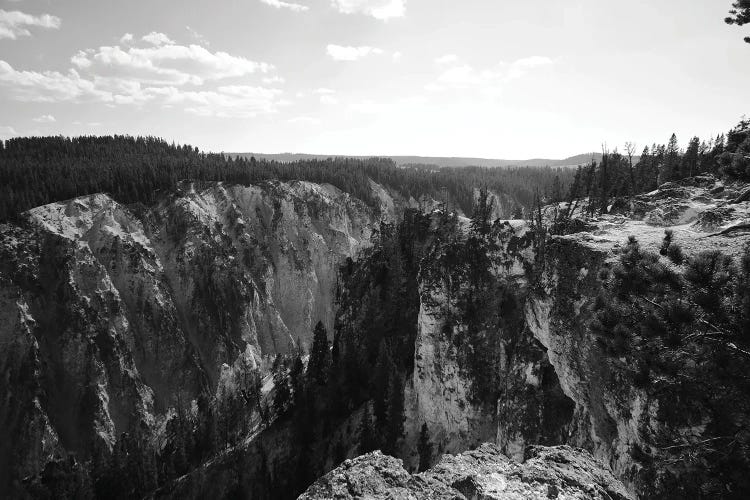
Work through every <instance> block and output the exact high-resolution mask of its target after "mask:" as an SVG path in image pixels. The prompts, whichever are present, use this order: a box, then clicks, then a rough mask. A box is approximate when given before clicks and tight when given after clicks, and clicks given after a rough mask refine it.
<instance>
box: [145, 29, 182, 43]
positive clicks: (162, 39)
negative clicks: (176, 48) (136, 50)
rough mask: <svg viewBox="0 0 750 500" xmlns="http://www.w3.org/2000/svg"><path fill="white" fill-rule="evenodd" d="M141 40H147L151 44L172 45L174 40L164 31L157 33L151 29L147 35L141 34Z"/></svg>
mask: <svg viewBox="0 0 750 500" xmlns="http://www.w3.org/2000/svg"><path fill="white" fill-rule="evenodd" d="M141 40H143V41H144V42H148V43H150V44H151V45H157V46H158V45H174V42H173V41H172V40H171V39H170V38H169V37H168V36H167V35H165V34H164V33H157V32H156V31H152V32H151V33H149V34H148V35H143V36H142V37H141Z"/></svg>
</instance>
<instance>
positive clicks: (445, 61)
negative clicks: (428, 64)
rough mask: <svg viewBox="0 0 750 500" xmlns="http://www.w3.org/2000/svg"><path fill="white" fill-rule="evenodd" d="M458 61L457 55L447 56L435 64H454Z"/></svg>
mask: <svg viewBox="0 0 750 500" xmlns="http://www.w3.org/2000/svg"><path fill="white" fill-rule="evenodd" d="M457 61H458V56H457V55H456V54H445V55H444V56H440V57H438V58H437V59H435V62H436V63H438V64H453V63H454V62H457Z"/></svg>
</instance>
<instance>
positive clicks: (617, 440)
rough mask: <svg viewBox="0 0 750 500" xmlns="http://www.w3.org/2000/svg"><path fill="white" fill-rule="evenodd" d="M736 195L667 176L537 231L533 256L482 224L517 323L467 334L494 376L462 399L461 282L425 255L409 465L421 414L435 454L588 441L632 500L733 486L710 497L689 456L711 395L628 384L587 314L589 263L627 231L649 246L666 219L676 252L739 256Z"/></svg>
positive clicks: (522, 233) (522, 242) (616, 245)
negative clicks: (651, 188) (567, 226)
mask: <svg viewBox="0 0 750 500" xmlns="http://www.w3.org/2000/svg"><path fill="white" fill-rule="evenodd" d="M740 191H741V186H723V185H722V184H721V183H720V182H718V181H716V180H715V179H712V178H697V179H689V180H686V181H684V182H683V183H682V184H680V185H665V186H662V189H659V190H657V191H655V192H653V193H647V194H644V195H640V196H638V197H636V198H635V199H634V200H633V202H632V203H631V204H630V208H628V209H626V210H625V212H624V213H617V214H615V213H613V214H605V215H599V216H597V217H594V218H593V219H590V220H588V221H587V223H586V224H581V225H580V228H579V229H580V230H578V231H577V232H575V233H574V234H568V235H565V236H554V237H550V238H547V240H546V241H545V247H544V250H543V252H541V251H540V248H539V245H538V242H537V241H535V240H534V238H533V236H532V235H531V234H528V233H527V231H530V228H525V226H511V227H512V230H511V229H505V230H500V231H496V232H495V233H493V234H494V236H493V240H492V242H493V244H495V245H496V249H495V250H493V252H492V254H493V255H494V257H495V258H496V259H497V260H499V261H500V262H501V263H503V264H504V265H495V266H494V268H493V270H492V275H493V279H494V283H495V284H494V285H492V286H495V287H499V289H501V290H502V289H507V288H510V289H512V290H513V291H514V293H515V294H516V295H517V296H518V297H519V302H521V303H522V304H523V305H522V309H523V313H522V315H523V320H522V325H518V326H517V327H512V325H508V324H507V323H505V324H503V323H502V322H498V324H497V326H491V325H490V324H489V323H491V322H488V321H485V322H484V323H481V324H480V331H479V334H478V335H477V336H475V338H479V339H483V338H491V339H494V340H493V342H494V344H492V350H493V354H492V355H491V360H492V363H495V369H496V371H497V372H498V373H499V374H500V378H499V380H500V381H501V382H500V389H499V390H498V394H497V399H496V400H493V401H489V402H488V401H477V400H476V398H473V397H472V387H473V386H475V384H476V383H477V381H476V380H475V378H474V377H472V373H471V369H470V368H471V367H470V366H469V365H468V363H467V361H466V354H465V353H463V352H462V348H463V347H462V346H463V345H464V343H465V341H466V340H465V339H466V337H465V335H466V332H467V330H468V328H469V325H468V323H467V321H466V319H465V316H463V315H462V311H461V307H464V308H465V304H466V300H465V297H461V295H460V293H461V290H468V289H470V283H469V280H468V278H467V277H466V275H465V274H463V275H462V274H461V273H460V272H454V273H453V274H451V273H449V272H447V271H446V269H444V268H440V267H438V266H436V265H435V262H434V261H431V262H423V263H422V269H421V273H420V290H421V292H422V293H421V299H422V302H421V307H420V312H419V317H418V322H419V323H418V324H419V333H418V336H417V340H416V349H415V368H414V373H413V378H412V380H411V381H410V383H409V384H408V385H407V391H406V399H407V405H411V406H407V408H408V412H407V423H406V428H407V440H406V444H405V446H404V448H403V456H404V460H405V461H406V463H407V464H409V465H410V466H414V465H415V464H416V463H417V455H416V452H415V451H414V450H415V449H416V446H415V445H416V442H417V439H418V435H419V430H420V427H421V425H422V424H423V423H426V424H427V425H428V427H429V430H430V433H431V437H432V438H433V442H434V444H435V446H436V448H437V449H438V450H439V451H440V452H451V453H455V452H459V451H461V450H464V449H468V448H471V447H473V446H476V445H477V444H478V443H479V442H481V441H486V440H492V441H493V442H495V443H497V444H498V445H499V446H500V449H501V450H502V451H503V453H505V454H507V455H509V456H512V457H513V458H516V459H520V458H521V457H522V456H523V450H524V448H525V447H526V446H528V445H529V444H547V445H555V444H570V445H573V446H577V447H581V448H585V449H587V450H590V451H591V452H592V454H593V455H594V456H595V457H596V458H597V459H598V460H600V461H602V462H603V463H606V464H607V465H608V466H609V467H611V469H612V470H613V472H614V474H615V476H616V477H618V478H620V479H622V481H623V483H624V484H625V485H626V486H627V487H628V489H629V490H630V491H631V492H634V493H637V494H638V495H639V496H643V497H654V496H657V497H663V496H670V495H671V497H674V498H678V497H684V496H691V495H696V494H700V493H699V492H703V493H702V494H729V495H731V494H732V493H731V489H730V490H727V489H724V491H723V493H720V492H721V491H722V488H724V487H723V486H721V484H722V481H723V480H722V479H720V478H719V475H721V474H724V473H723V472H721V471H714V472H709V471H708V467H709V466H711V464H704V465H703V466H700V465H696V464H695V463H693V464H692V465H688V464H689V463H691V462H690V459H689V453H690V452H691V450H695V447H694V445H693V444H691V443H700V442H702V441H703V440H708V442H711V440H712V439H715V437H716V435H717V434H716V433H717V432H719V431H718V430H717V428H716V425H718V424H717V422H716V420H715V418H717V417H715V416H713V415H715V413H716V409H715V408H713V407H712V405H715V404H716V403H710V402H709V401H708V400H709V399H710V394H706V393H703V394H702V393H701V392H700V390H699V389H694V390H692V392H691V394H692V398H693V400H692V403H690V402H689V401H687V400H683V399H681V398H682V396H676V395H673V394H671V393H670V392H669V391H666V392H665V389H663V387H665V386H664V385H662V384H661V383H655V384H654V385H652V386H649V387H639V386H637V384H635V383H634V382H633V372H634V370H635V367H634V366H632V365H630V363H632V362H633V360H632V359H630V360H626V359H625V358H622V359H619V358H617V357H612V356H611V355H607V354H606V353H605V352H604V351H603V349H602V346H601V344H600V342H599V340H598V338H597V336H596V335H595V334H594V333H593V332H592V331H591V330H590V329H589V324H590V320H591V318H592V314H593V309H594V303H595V301H596V298H597V296H598V295H599V294H600V292H601V290H602V281H601V280H600V278H599V276H600V273H601V272H604V271H606V270H607V269H609V268H610V267H611V266H612V264H613V263H614V262H615V261H616V259H617V258H618V253H619V252H620V251H621V249H622V248H623V246H624V245H625V243H626V242H627V239H628V237H629V236H635V237H636V238H637V239H638V241H639V242H640V244H641V247H642V248H643V249H644V250H647V251H650V252H654V253H656V254H657V255H658V253H659V249H660V246H661V245H662V240H663V238H664V231H665V229H670V230H672V234H673V240H674V241H675V242H677V243H678V244H679V245H680V246H681V248H682V250H683V252H684V255H685V258H686V259H687V258H689V257H690V256H695V255H697V254H698V253H699V252H703V251H707V250H718V251H721V252H723V253H724V254H726V255H728V256H730V257H733V258H735V259H739V258H740V256H741V254H742V251H743V249H744V248H745V246H746V245H747V244H748V243H749V242H750V231H748V229H747V223H748V221H750V203H748V202H747V201H740V202H739V203H735V202H736V201H737V200H736V199H735V198H736V197H737V196H736V195H737V193H738V192H740ZM662 259H663V260H664V261H665V262H668V260H667V258H666V257H662ZM669 265H670V266H673V264H669ZM494 293H497V292H494ZM499 307H500V306H499V305H497V308H499ZM493 308H495V305H493ZM493 308H489V309H486V310H484V311H483V313H482V314H484V315H485V316H488V315H490V314H491V312H492V311H493ZM493 321H494V320H493ZM462 335H463V337H462ZM457 337H458V338H461V339H462V340H461V341H460V342H459V343H456V342H455V339H456V338H457ZM480 345H481V346H482V349H485V350H486V346H488V345H489V344H487V343H486V342H485V343H483V344H480ZM694 387H695V386H694ZM746 405H747V404H746V402H742V403H741V404H740V405H739V406H738V407H737V409H736V411H734V410H732V409H729V408H726V409H722V410H721V411H725V410H726V413H727V415H729V416H726V417H722V418H726V419H729V420H727V422H729V421H731V422H732V423H731V424H729V427H730V428H735V427H736V428H742V426H743V425H744V424H743V423H742V422H743V421H744V417H743V416H742V413H743V411H744V410H742V408H745V407H746ZM725 423H726V422H725ZM712 429H713V430H712ZM736 437H737V436H735V438H736ZM718 439H726V440H727V441H726V442H729V441H730V440H731V437H730V438H726V437H722V436H721V435H720V436H719V438H718ZM743 439H745V438H743ZM733 443H736V441H735V442H733ZM670 444H672V445H676V446H669V445H670ZM727 473H728V474H729V475H730V476H731V475H732V474H734V473H733V472H728V471H727ZM736 480H737V478H733V479H731V481H736Z"/></svg>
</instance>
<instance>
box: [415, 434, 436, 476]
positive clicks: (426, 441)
mask: <svg viewBox="0 0 750 500" xmlns="http://www.w3.org/2000/svg"><path fill="white" fill-rule="evenodd" d="M417 452H418V453H419V472H423V471H426V470H427V469H429V468H430V465H432V443H431V442H430V431H429V429H428V428H427V422H425V423H423V424H422V429H421V430H420V432H419V441H418V442H417Z"/></svg>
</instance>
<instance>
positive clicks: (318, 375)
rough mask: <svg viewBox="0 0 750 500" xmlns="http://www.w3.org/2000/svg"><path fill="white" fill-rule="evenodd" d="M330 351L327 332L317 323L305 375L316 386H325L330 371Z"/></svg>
mask: <svg viewBox="0 0 750 500" xmlns="http://www.w3.org/2000/svg"><path fill="white" fill-rule="evenodd" d="M331 365H332V359H331V349H330V346H329V343H328V332H327V331H326V327H325V326H323V322H322V321H318V324H317V325H315V330H314V332H313V345H312V350H311V351H310V360H309V361H308V363H307V375H308V377H309V378H310V380H312V381H314V382H315V383H317V384H318V385H325V384H326V382H327V381H328V376H329V372H330V370H331Z"/></svg>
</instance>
